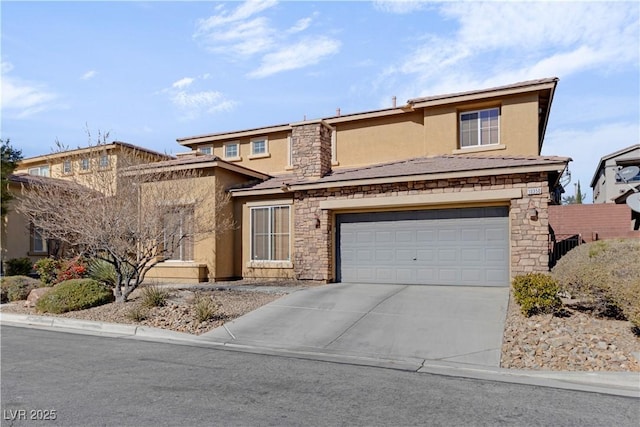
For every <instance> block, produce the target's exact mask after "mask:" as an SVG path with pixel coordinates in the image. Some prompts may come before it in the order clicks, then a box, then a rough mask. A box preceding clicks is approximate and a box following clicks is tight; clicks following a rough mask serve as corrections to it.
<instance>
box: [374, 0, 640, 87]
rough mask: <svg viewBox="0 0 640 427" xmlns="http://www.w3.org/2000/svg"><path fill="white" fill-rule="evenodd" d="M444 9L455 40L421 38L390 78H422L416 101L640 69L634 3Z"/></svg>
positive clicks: (487, 5)
mask: <svg viewBox="0 0 640 427" xmlns="http://www.w3.org/2000/svg"><path fill="white" fill-rule="evenodd" d="M439 10H440V13H441V14H442V15H444V16H445V18H447V19H449V20H455V21H457V22H458V24H459V28H458V31H457V32H456V33H455V34H454V36H453V37H452V38H447V39H445V38H441V37H436V36H435V35H432V34H418V35H416V43H417V44H418V46H417V47H416V48H415V49H413V50H412V51H411V52H410V53H409V54H408V55H407V57H406V59H405V60H404V61H401V63H400V64H399V65H398V66H395V67H391V68H389V69H388V70H386V71H385V73H384V75H383V76H384V77H385V78H389V77H392V76H393V75H395V74H398V75H413V76H415V79H414V82H413V84H412V85H410V87H408V88H407V90H410V91H411V92H412V93H411V94H410V96H414V97H415V96H419V95H426V94H433V93H441V91H445V92H448V91H458V90H466V89H471V88H478V87H487V86H495V85H501V84H505V83H512V82H514V81H521V80H529V79H533V78H540V77H552V76H557V77H561V78H563V77H566V76H569V75H572V74H576V73H580V72H583V71H585V70H591V69H600V70H612V69H616V68H620V67H628V66H630V65H631V66H636V67H637V64H638V62H639V49H638V40H639V39H640V32H639V30H638V29H639V28H640V25H639V19H638V16H639V14H638V5H637V4H634V3H612V4H608V3H607V4H605V3H600V2H597V3H596V2H586V3H576V2H563V3H548V2H539V3H536V2H532V3H530V2H527V3H521V2H514V3H504V2H496V3H486V2H482V3H481V2H461V3H453V2H451V3H442V4H441V5H440V9H439ZM487 76H489V77H487Z"/></svg>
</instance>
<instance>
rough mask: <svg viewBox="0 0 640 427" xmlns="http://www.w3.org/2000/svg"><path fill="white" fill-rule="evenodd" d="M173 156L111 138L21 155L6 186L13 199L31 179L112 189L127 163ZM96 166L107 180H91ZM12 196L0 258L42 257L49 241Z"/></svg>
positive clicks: (2, 226)
mask: <svg viewBox="0 0 640 427" xmlns="http://www.w3.org/2000/svg"><path fill="white" fill-rule="evenodd" d="M168 159H173V156H169V155H166V154H161V153H157V152H155V151H152V150H148V149H146V148H143V147H138V146H135V145H132V144H128V143H125V142H119V141H115V142H112V143H109V144H103V145H98V146H95V147H86V148H78V149H74V150H67V151H60V152H55V153H51V154H46V155H42V156H37V157H30V158H26V159H23V160H22V161H20V163H19V164H18V166H17V168H16V170H15V171H14V173H13V175H11V176H10V177H9V189H10V191H11V193H12V194H13V197H14V199H15V198H19V197H20V191H21V189H22V188H23V187H24V186H28V185H29V184H30V182H32V181H33V180H34V179H36V180H37V179H45V180H46V179H55V180H62V181H73V182H76V183H79V184H83V185H86V186H89V187H95V188H93V189H94V190H97V191H106V190H109V191H116V183H117V180H116V179H115V177H116V175H117V173H118V171H120V170H121V169H122V168H124V167H129V166H131V165H136V164H141V163H149V162H157V161H161V160H168ZM96 170H100V171H102V172H104V171H112V172H113V175H110V174H108V175H106V177H109V176H112V178H111V179H109V180H99V181H95V180H92V179H91V178H90V177H91V174H92V173H93V172H95V171H96ZM96 182H98V183H100V184H102V183H107V184H110V185H111V186H112V187H111V188H108V189H107V188H103V187H102V185H94V184H96ZM14 206H15V200H12V201H11V202H10V203H9V211H8V213H7V215H6V216H5V218H3V220H2V222H1V223H0V239H1V242H2V248H1V251H2V252H1V256H2V262H4V261H6V260H9V259H13V258H24V257H28V258H30V259H31V260H32V261H34V262H35V261H37V260H38V259H40V258H44V257H46V256H48V255H50V254H52V251H55V248H53V247H51V244H50V243H51V242H47V240H45V239H43V238H42V236H41V235H40V233H38V230H36V229H34V227H33V226H31V224H30V223H29V222H28V221H27V219H26V218H24V217H23V216H22V215H21V214H20V213H18V212H16V210H15V209H14Z"/></svg>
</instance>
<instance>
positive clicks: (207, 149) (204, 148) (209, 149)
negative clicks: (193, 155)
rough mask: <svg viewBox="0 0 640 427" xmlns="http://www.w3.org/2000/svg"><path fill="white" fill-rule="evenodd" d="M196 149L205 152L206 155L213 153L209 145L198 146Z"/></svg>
mask: <svg viewBox="0 0 640 427" xmlns="http://www.w3.org/2000/svg"><path fill="white" fill-rule="evenodd" d="M198 151H200V152H201V153H202V154H206V155H207V156H210V155H212V154H213V147H212V146H210V145H209V146H208V147H200V148H198Z"/></svg>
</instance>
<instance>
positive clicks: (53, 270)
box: [33, 258, 60, 285]
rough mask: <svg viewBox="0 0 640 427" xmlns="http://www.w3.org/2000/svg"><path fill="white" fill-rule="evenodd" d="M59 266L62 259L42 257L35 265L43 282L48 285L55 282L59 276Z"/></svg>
mask: <svg viewBox="0 0 640 427" xmlns="http://www.w3.org/2000/svg"><path fill="white" fill-rule="evenodd" d="M58 267H60V261H58V260H57V259H53V258H42V259H40V260H38V262H36V263H35V265H34V266H33V268H34V270H36V272H37V273H38V276H40V280H41V281H42V283H44V284H46V285H51V284H54V283H55V281H56V277H57V276H58V273H57V270H58Z"/></svg>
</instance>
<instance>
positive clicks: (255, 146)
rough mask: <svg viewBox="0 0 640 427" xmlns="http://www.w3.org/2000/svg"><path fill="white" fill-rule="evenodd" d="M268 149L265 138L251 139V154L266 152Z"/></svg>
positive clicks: (256, 154) (257, 154)
mask: <svg viewBox="0 0 640 427" xmlns="http://www.w3.org/2000/svg"><path fill="white" fill-rule="evenodd" d="M268 152H269V149H268V147H267V139H266V138H260V139H252V140H251V155H253V156H259V155H261V154H267V153H268Z"/></svg>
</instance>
